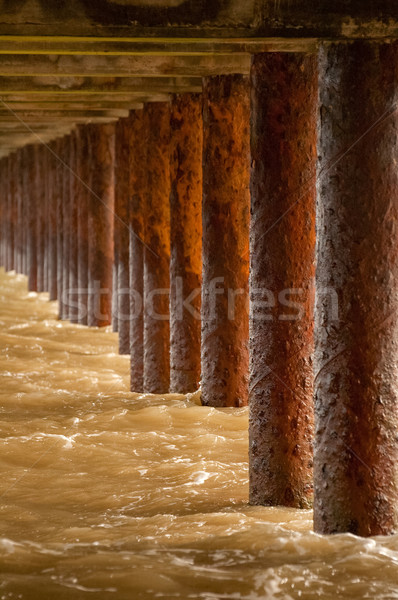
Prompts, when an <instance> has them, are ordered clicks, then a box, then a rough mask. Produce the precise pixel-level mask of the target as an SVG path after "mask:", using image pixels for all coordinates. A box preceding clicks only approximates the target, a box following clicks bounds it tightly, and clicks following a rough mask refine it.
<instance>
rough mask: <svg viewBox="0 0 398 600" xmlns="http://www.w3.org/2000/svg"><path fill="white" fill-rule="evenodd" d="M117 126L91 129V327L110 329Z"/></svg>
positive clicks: (95, 126)
mask: <svg viewBox="0 0 398 600" xmlns="http://www.w3.org/2000/svg"><path fill="white" fill-rule="evenodd" d="M114 159H115V126H114V125H113V124H111V123H110V124H104V125H102V124H96V125H90V167H91V168H90V171H91V178H90V188H91V193H90V194H89V201H88V239H89V254H88V278H89V279H88V283H89V298H88V316H87V324H88V325H90V326H97V327H102V326H104V325H110V323H111V314H112V264H113V212H114Z"/></svg>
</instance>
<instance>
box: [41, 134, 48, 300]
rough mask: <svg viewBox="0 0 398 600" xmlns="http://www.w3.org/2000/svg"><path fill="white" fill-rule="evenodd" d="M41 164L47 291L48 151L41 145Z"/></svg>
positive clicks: (44, 274)
mask: <svg viewBox="0 0 398 600" xmlns="http://www.w3.org/2000/svg"><path fill="white" fill-rule="evenodd" d="M42 148H43V165H42V187H43V238H44V239H43V290H44V291H45V292H48V263H49V251H48V250H49V249H48V235H49V210H50V195H49V194H50V190H49V160H50V152H49V150H48V147H47V146H43V147H42Z"/></svg>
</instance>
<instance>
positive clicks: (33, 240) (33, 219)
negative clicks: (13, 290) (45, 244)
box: [26, 145, 38, 292]
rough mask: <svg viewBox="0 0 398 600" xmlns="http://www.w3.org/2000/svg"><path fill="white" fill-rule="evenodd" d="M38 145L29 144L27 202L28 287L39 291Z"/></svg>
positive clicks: (33, 290) (32, 290)
mask: <svg viewBox="0 0 398 600" xmlns="http://www.w3.org/2000/svg"><path fill="white" fill-rule="evenodd" d="M37 151H38V147H37V146H36V145H32V146H28V154H27V165H26V169H27V172H28V182H29V199H28V203H27V209H28V210H27V221H28V232H27V267H28V289H29V291H31V292H36V291H37V213H36V205H37V159H36V155H37Z"/></svg>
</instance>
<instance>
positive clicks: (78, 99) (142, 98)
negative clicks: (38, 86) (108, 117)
mask: <svg viewBox="0 0 398 600" xmlns="http://www.w3.org/2000/svg"><path fill="white" fill-rule="evenodd" d="M168 97H169V94H148V93H147V94H141V93H135V94H124V93H114V94H107V93H105V94H84V93H76V94H75V93H68V92H67V93H65V94H64V93H52V92H43V93H42V94H40V93H39V94H37V93H30V92H21V93H19V94H8V93H5V94H4V93H1V92H0V98H1V100H3V101H4V102H6V103H7V104H10V105H11V104H12V105H15V104H19V103H21V104H29V103H31V104H37V103H39V102H41V103H42V104H43V106H45V105H47V104H50V103H51V104H56V103H77V104H80V103H85V104H96V103H98V102H101V103H102V102H105V103H106V102H108V103H112V104H113V105H114V106H115V107H117V106H116V105H119V104H122V103H125V104H130V105H131V104H133V105H135V104H137V103H139V104H142V103H143V102H149V101H152V102H166V101H167V99H168Z"/></svg>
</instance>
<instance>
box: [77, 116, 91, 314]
mask: <svg viewBox="0 0 398 600" xmlns="http://www.w3.org/2000/svg"><path fill="white" fill-rule="evenodd" d="M77 156H78V161H77V176H78V178H79V183H80V186H79V198H78V202H77V241H78V248H77V277H78V288H79V315H78V322H79V323H80V324H81V325H87V307H88V196H89V193H90V191H89V186H90V161H89V134H88V128H87V127H86V126H85V125H80V126H78V135H77Z"/></svg>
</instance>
